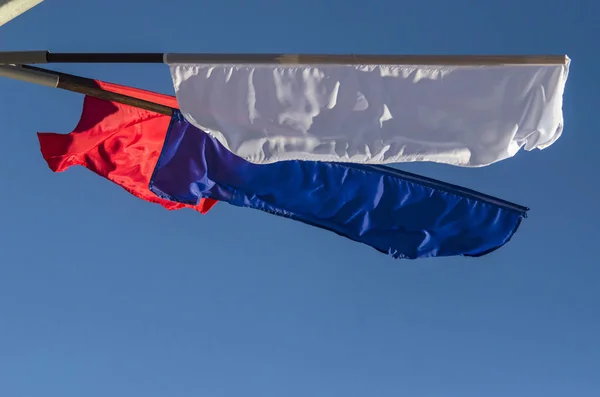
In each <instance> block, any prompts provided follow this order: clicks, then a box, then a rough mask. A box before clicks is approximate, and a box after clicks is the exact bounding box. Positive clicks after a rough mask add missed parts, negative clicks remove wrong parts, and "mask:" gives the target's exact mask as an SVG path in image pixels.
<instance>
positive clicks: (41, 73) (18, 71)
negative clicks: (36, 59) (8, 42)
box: [0, 65, 173, 116]
mask: <svg viewBox="0 0 600 397" xmlns="http://www.w3.org/2000/svg"><path fill="white" fill-rule="evenodd" d="M0 76H3V77H8V78H11V79H15V80H21V81H25V82H28V83H34V84H39V85H43V86H46V87H52V88H60V89H63V90H67V91H71V92H77V93H79V94H84V95H88V96H92V97H96V98H100V99H105V100H107V101H113V102H119V103H123V104H125V105H130V106H135V107H138V108H141V109H145V110H150V111H153V112H156V113H161V114H165V115H168V116H171V115H173V108H170V107H168V106H164V105H161V104H158V103H154V102H150V101H145V100H143V99H138V98H135V97H130V96H128V95H123V94H118V93H115V92H110V91H107V90H105V89H103V88H102V87H100V86H99V85H98V83H96V82H95V81H94V80H92V79H88V78H85V77H80V76H74V75H71V74H67V73H61V72H55V71H53V70H46V69H42V68H37V67H34V66H26V65H24V66H15V65H0Z"/></svg>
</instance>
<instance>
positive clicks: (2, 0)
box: [0, 0, 44, 26]
mask: <svg viewBox="0 0 600 397" xmlns="http://www.w3.org/2000/svg"><path fill="white" fill-rule="evenodd" d="M42 1H44V0H0V26H2V25H4V24H6V23H8V22H10V21H12V20H13V19H15V18H16V17H18V16H20V15H22V14H24V13H26V12H27V11H29V10H31V9H32V8H33V7H35V6H37V5H38V4H40V3H41V2H42Z"/></svg>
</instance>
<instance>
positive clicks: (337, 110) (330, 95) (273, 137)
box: [169, 60, 570, 167]
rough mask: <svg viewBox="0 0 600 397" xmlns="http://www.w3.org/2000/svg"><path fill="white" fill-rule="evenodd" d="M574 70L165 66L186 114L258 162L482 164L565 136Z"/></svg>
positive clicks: (564, 67) (542, 67)
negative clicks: (566, 90) (564, 107)
mask: <svg viewBox="0 0 600 397" xmlns="http://www.w3.org/2000/svg"><path fill="white" fill-rule="evenodd" d="M569 64H570V60H568V61H567V63H566V64H565V65H519V66H452V67H449V66H399V65H380V66H356V65H331V66H329V65H319V66H318V67H317V66H314V65H312V66H311V65H303V66H282V65H206V64H170V65H169V67H170V70H171V77H172V79H173V84H174V87H175V92H176V95H177V100H178V102H179V106H180V109H181V112H182V114H183V116H184V117H185V118H186V119H187V120H188V121H189V122H191V123H192V124H194V125H195V126H196V127H198V128H200V129H202V130H204V131H206V132H207V133H209V134H211V135H212V136H214V137H215V138H217V139H218V140H219V141H220V142H221V143H222V144H223V145H224V146H225V147H227V148H228V149H229V150H230V151H232V152H233V153H235V154H237V155H238V156H240V157H242V158H244V159H246V160H247V161H250V162H253V163H259V164H260V163H262V164H264V163H272V162H276V161H281V160H313V161H337V162H353V163H370V164H386V163H396V162H410V161H433V162H439V163H446V164H452V165H457V166H466V167H478V166H485V165H489V164H491V163H494V162H497V161H500V160H502V159H506V158H509V157H512V156H514V155H515V154H516V153H517V151H518V150H519V149H520V148H521V147H524V148H525V149H526V150H532V149H536V148H537V149H544V148H546V147H548V146H549V145H551V144H552V143H553V142H554V141H556V139H558V138H559V136H560V135H561V133H562V130H563V115H562V99H563V91H564V88H565V84H566V80H567V76H568V70H569Z"/></svg>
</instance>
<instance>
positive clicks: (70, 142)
mask: <svg viewBox="0 0 600 397" xmlns="http://www.w3.org/2000/svg"><path fill="white" fill-rule="evenodd" d="M96 84H97V85H99V86H100V87H101V88H103V89H105V90H107V91H111V92H115V93H120V94H124V95H129V96H133V97H136V98H138V99H145V100H148V98H151V100H152V101H153V102H156V103H160V104H162V105H165V106H172V107H177V101H176V100H175V98H174V97H172V96H167V95H160V94H155V93H148V92H147V91H143V90H138V89H135V88H131V87H124V86H119V85H116V84H110V83H105V82H102V81H96ZM169 122H170V117H169V116H165V115H162V114H159V113H155V112H150V111H146V110H142V109H138V108H135V107H132V106H127V105H122V104H120V103H117V102H110V101H105V100H102V99H97V98H94V97H90V96H86V97H85V99H84V101H83V110H82V114H81V117H80V120H79V123H78V124H77V126H76V127H75V130H74V131H73V132H71V133H70V134H56V133H38V139H39V142H40V149H41V152H42V155H43V157H44V159H45V160H46V162H47V163H48V166H49V167H50V169H51V170H52V171H54V172H62V171H65V170H67V169H68V168H69V167H71V166H74V165H79V166H84V167H86V168H88V169H89V170H91V171H93V172H95V173H96V174H98V175H100V176H102V177H104V178H106V179H108V180H110V181H112V182H114V183H116V184H117V185H119V186H121V187H122V188H124V189H125V190H127V191H128V192H129V193H131V194H133V195H134V196H136V197H138V198H140V199H142V200H145V201H149V202H151V203H157V204H160V205H162V206H163V207H165V208H166V209H168V210H176V209H181V208H185V207H189V208H193V209H195V210H197V211H199V212H201V213H203V214H205V213H207V212H208V211H209V210H210V209H211V208H212V207H213V206H214V205H215V204H216V201H215V200H212V199H201V200H199V201H198V202H197V203H195V204H194V205H186V204H181V203H176V202H173V201H169V200H164V199H161V198H160V197H157V196H156V195H155V194H154V193H152V192H151V191H150V190H149V188H148V183H149V182H150V178H151V176H152V172H153V170H154V166H155V165H156V161H157V160H158V156H159V154H160V151H161V149H162V145H163V143H164V140H165V134H166V132H167V129H168V126H169Z"/></svg>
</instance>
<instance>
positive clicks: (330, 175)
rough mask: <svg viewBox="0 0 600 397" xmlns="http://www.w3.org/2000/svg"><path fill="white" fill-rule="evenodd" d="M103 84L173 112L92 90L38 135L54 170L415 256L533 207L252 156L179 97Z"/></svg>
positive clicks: (349, 168) (516, 220) (464, 246)
mask: <svg viewBox="0 0 600 397" xmlns="http://www.w3.org/2000/svg"><path fill="white" fill-rule="evenodd" d="M97 83H98V84H99V85H100V86H102V87H104V88H105V89H107V90H110V91H113V92H121V93H125V94H127V95H129V96H134V97H137V98H143V99H145V100H147V101H152V102H155V103H160V104H166V105H168V106H172V107H173V108H174V109H173V114H172V116H166V115H163V114H159V113H155V112H153V111H149V110H142V109H139V108H136V107H132V106H130V105H123V104H118V103H115V102H110V101H107V100H101V99H96V98H91V97H86V99H85V101H84V108H83V113H82V115H81V120H80V122H79V125H78V126H77V128H76V130H75V131H74V132H72V133H71V134H68V135H60V134H46V133H41V134H39V137H40V145H41V150H42V153H43V155H44V158H45V159H46V161H47V162H48V164H49V166H50V168H51V169H52V170H54V171H62V170H64V169H66V168H68V167H69V166H71V165H83V166H85V167H87V168H89V169H91V170H92V171H94V172H96V173H98V174H99V175H101V176H104V177H106V178H108V179H110V180H112V181H113V182H115V183H117V184H119V185H121V186H122V187H124V188H125V189H127V190H128V191H130V192H131V193H133V194H135V195H136V196H138V197H140V198H142V199H144V200H147V201H154V202H158V203H160V204H161V205H163V206H165V207H167V208H170V209H175V208H182V207H192V208H196V209H199V210H200V211H201V212H206V211H207V210H208V209H209V208H210V207H211V206H212V205H213V204H214V203H215V200H218V201H223V202H227V203H230V204H232V205H235V206H239V207H246V208H253V209H258V210H261V211H265V212H267V213H270V214H273V215H278V216H282V217H286V218H289V219H292V220H296V221H299V222H303V223H305V224H309V225H312V226H314V227H317V228H321V229H325V230H330V231H332V232H334V233H337V234H338V235H341V236H344V237H347V238H349V239H351V240H353V241H356V242H360V243H364V244H367V245H369V246H371V247H372V248H374V249H376V250H378V251H381V252H384V253H388V254H390V255H392V256H393V257H395V258H413V259H414V258H424V257H437V256H453V255H465V256H481V255H484V254H487V253H489V252H491V251H494V250H496V249H498V248H499V247H501V246H503V245H504V244H506V243H507V242H508V241H509V240H510V239H511V237H512V236H513V234H514V233H515V232H516V230H517V228H518V227H519V225H520V223H521V221H522V219H523V218H524V217H525V215H526V211H527V208H525V207H522V206H519V205H516V204H512V203H509V202H506V201H504V200H500V199H497V198H494V197H490V196H486V195H484V194H481V193H477V192H474V191H471V190H468V189H464V188H460V187H457V186H452V185H449V184H446V183H443V182H439V181H435V180H432V179H428V178H423V177H419V176H416V175H413V174H408V173H405V172H401V171H398V170H395V169H392V168H389V167H385V166H374V165H361V164H349V163H332V162H319V161H302V160H290V161H280V162H276V163H271V164H254V163H251V162H248V161H246V160H245V159H243V158H241V157H239V156H237V155H235V154H234V153H232V152H230V151H229V150H228V149H227V148H225V147H224V146H223V145H222V144H221V143H220V141H219V140H217V139H216V138H214V137H212V136H211V135H210V134H207V133H206V132H204V131H203V130H201V129H199V128H198V127H196V126H194V125H192V124H191V123H189V122H188V121H187V120H186V119H185V118H184V117H183V115H182V113H181V112H180V111H179V110H178V109H176V106H175V105H176V103H175V100H174V98H171V97H167V96H164V95H160V94H156V93H152V92H148V91H142V90H137V89H132V88H128V87H121V86H117V85H113V84H107V83H102V82H97ZM153 194H156V195H153Z"/></svg>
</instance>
